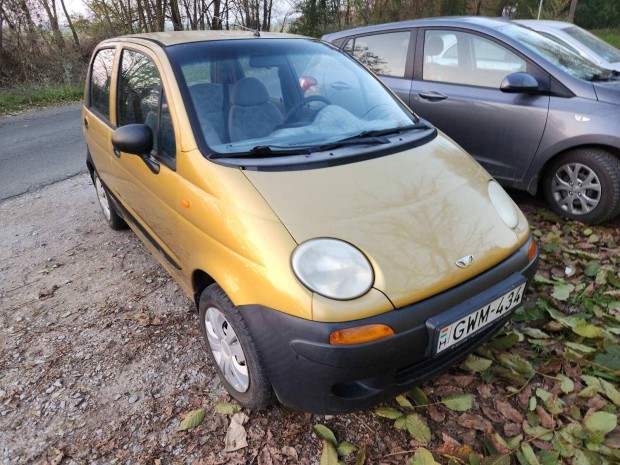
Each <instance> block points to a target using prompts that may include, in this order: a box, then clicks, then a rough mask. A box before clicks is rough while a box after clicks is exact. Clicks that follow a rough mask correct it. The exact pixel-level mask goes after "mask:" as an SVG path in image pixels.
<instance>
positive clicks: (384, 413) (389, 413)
mask: <svg viewBox="0 0 620 465" xmlns="http://www.w3.org/2000/svg"><path fill="white" fill-rule="evenodd" d="M375 413H376V414H377V415H378V416H380V417H383V418H389V419H390V420H395V419H397V418H400V417H402V416H403V414H402V413H401V412H399V411H398V410H396V409H395V408H392V407H379V408H377V409H375Z"/></svg>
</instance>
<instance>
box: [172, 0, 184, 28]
mask: <svg viewBox="0 0 620 465" xmlns="http://www.w3.org/2000/svg"><path fill="white" fill-rule="evenodd" d="M170 19H171V20H172V27H173V28H174V30H175V31H182V30H183V23H182V22H181V12H180V11H179V2H178V1H177V0H170Z"/></svg>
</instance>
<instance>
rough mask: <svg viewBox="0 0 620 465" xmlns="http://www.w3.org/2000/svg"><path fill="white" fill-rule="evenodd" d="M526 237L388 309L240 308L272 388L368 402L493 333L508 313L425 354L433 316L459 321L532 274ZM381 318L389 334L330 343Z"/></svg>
mask: <svg viewBox="0 0 620 465" xmlns="http://www.w3.org/2000/svg"><path fill="white" fill-rule="evenodd" d="M531 240H532V239H530V240H529V241H527V242H526V243H525V244H524V245H523V246H521V247H520V248H519V249H518V250H517V251H516V252H514V253H513V254H512V255H511V256H510V257H508V258H507V259H505V260H504V261H503V262H501V263H499V264H498V265H496V266H495V267H493V268H491V269H490V270H487V271H486V272H484V273H482V274H480V275H478V276H476V277H475V278H473V279H470V280H469V281H467V282H465V283H463V284H460V285H459V286H456V287H454V288H452V289H449V290H447V291H444V292H442V293H441V294H438V295H436V296H433V297H430V298H428V299H426V300H424V301H422V302H417V303H414V304H411V305H408V306H405V307H402V308H399V309H397V310H393V311H391V312H387V313H383V314H381V315H376V316H373V317H370V318H364V319H362V320H356V321H350V322H344V323H324V322H316V321H309V320H304V319H301V318H297V317H294V316H291V315H287V314H284V313H282V312H278V311H276V310H273V309H270V308H267V307H263V306H260V305H245V306H240V307H238V308H239V310H240V311H241V313H242V315H243V318H244V320H245V322H246V324H247V325H248V327H249V329H250V332H251V334H252V337H253V339H254V342H255V344H256V348H257V350H258V355H259V357H260V359H261V361H262V363H263V365H264V366H265V368H266V370H267V373H268V375H269V378H270V380H271V383H272V386H273V389H274V391H275V393H276V395H277V397H278V399H279V400H280V402H282V403H283V404H285V405H288V406H291V407H294V408H297V409H300V410H305V411H309V412H314V413H322V414H325V413H345V412H351V411H355V410H360V409H364V408H368V407H371V406H373V405H376V404H377V403H379V402H381V401H383V400H385V399H388V398H392V397H394V396H395V395H397V394H400V393H402V392H404V391H406V390H408V389H409V388H411V387H412V386H414V385H417V384H420V383H422V382H423V381H425V380H427V379H429V378H432V377H434V376H436V375H437V374H439V373H440V372H441V371H443V370H444V369H445V368H447V367H448V366H450V365H452V364H454V363H456V362H458V361H460V360H461V359H462V358H463V357H465V356H466V355H467V354H468V353H470V352H471V351H473V350H474V349H475V348H476V347H478V346H479V345H480V344H482V343H483V342H484V341H485V340H487V339H488V338H490V337H491V336H492V335H493V334H494V333H496V332H497V331H498V330H499V329H500V328H501V327H502V326H503V325H504V324H505V323H506V321H507V320H508V319H509V318H510V315H507V316H506V317H504V318H502V319H500V320H497V321H495V322H494V323H492V324H491V325H489V326H488V327H486V328H484V329H483V330H482V331H480V332H478V333H476V334H475V335H474V336H473V337H471V338H470V339H468V340H466V341H465V342H463V343H461V344H460V345H457V346H455V347H452V348H450V349H447V350H446V351H445V353H441V354H440V355H439V356H438V357H431V343H430V341H432V339H433V331H432V325H430V324H427V323H428V320H429V319H431V318H433V317H438V316H441V318H442V319H444V317H445V318H447V319H448V320H457V319H458V318H460V317H462V316H464V315H466V314H468V313H469V312H471V311H474V310H476V309H477V308H480V307H482V306H483V305H485V304H487V303H488V302H490V301H492V300H493V299H495V298H497V297H499V296H501V295H503V294H504V293H506V292H507V291H509V290H510V289H511V288H513V287H515V286H516V285H517V284H518V283H520V282H523V279H524V278H525V279H528V280H529V279H531V278H533V276H534V274H535V273H536V269H537V265H538V257H535V258H534V259H533V260H532V261H531V262H530V261H529V260H528V248H529V245H530V241H531ZM373 323H381V324H386V325H388V326H390V327H391V328H392V329H393V330H394V333H395V334H394V336H391V337H387V338H384V339H379V340H377V341H372V342H368V343H364V344H357V345H351V346H335V345H330V344H329V335H330V334H331V333H332V332H333V331H335V330H337V329H342V328H346V327H349V326H360V325H366V324H373Z"/></svg>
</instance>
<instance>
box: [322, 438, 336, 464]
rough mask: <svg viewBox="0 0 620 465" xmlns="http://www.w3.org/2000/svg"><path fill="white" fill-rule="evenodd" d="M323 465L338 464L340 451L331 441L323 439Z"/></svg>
mask: <svg viewBox="0 0 620 465" xmlns="http://www.w3.org/2000/svg"><path fill="white" fill-rule="evenodd" d="M321 465H338V453H337V452H336V447H334V444H332V442H331V441H328V440H326V439H323V451H322V452H321Z"/></svg>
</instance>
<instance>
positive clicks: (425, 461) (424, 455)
mask: <svg viewBox="0 0 620 465" xmlns="http://www.w3.org/2000/svg"><path fill="white" fill-rule="evenodd" d="M406 465H440V464H439V463H437V462H436V461H435V457H433V454H432V453H431V452H430V451H429V450H428V449H425V448H424V447H418V450H416V451H415V453H414V454H413V457H411V458H410V459H409V460H407V462H406Z"/></svg>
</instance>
